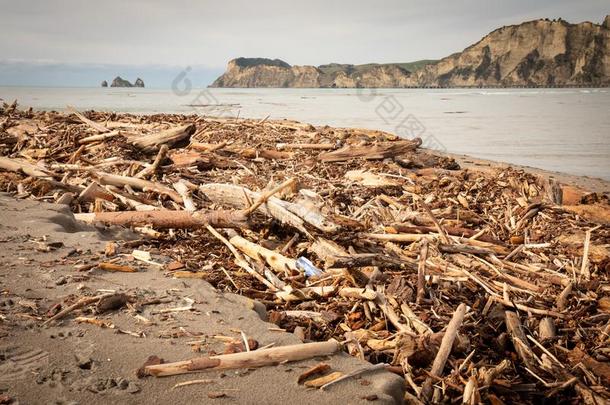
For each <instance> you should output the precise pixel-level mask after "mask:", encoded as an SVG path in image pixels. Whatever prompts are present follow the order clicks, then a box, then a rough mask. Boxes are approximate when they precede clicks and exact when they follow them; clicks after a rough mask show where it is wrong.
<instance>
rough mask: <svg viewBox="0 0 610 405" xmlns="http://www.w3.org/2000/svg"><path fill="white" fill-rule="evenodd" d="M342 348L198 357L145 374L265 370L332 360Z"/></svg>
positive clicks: (332, 343)
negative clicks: (316, 359) (325, 358)
mask: <svg viewBox="0 0 610 405" xmlns="http://www.w3.org/2000/svg"><path fill="white" fill-rule="evenodd" d="M340 346H341V345H340V344H339V342H337V341H336V340H334V339H330V340H328V341H326V342H315V343H303V344H297V345H291V346H281V347H272V348H270V349H260V350H254V351H250V352H241V353H232V354H222V355H219V356H211V357H198V358H194V359H191V360H185V361H178V362H175V363H165V364H158V365H154V366H147V367H146V368H145V370H146V372H147V373H148V374H150V375H153V376H155V377H165V376H170V375H177V374H186V373H192V372H198V371H206V370H230V369H237V368H252V367H264V366H271V365H276V364H279V363H283V362H289V361H299V360H306V359H310V358H312V357H318V356H328V355H331V354H333V353H335V352H337V351H338V350H339V348H340Z"/></svg>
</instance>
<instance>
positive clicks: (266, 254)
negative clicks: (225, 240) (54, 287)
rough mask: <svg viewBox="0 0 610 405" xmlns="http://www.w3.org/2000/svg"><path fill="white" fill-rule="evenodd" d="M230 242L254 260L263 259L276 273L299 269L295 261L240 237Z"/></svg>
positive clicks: (236, 236) (235, 237) (233, 238)
mask: <svg viewBox="0 0 610 405" xmlns="http://www.w3.org/2000/svg"><path fill="white" fill-rule="evenodd" d="M229 242H230V243H231V244H232V245H233V246H235V247H236V248H237V249H239V250H241V251H242V252H244V253H245V254H246V255H247V256H250V257H251V258H253V259H254V260H261V258H262V259H263V260H264V261H265V262H267V264H268V265H269V266H270V267H271V268H272V269H274V270H275V271H276V272H279V273H285V272H286V270H296V269H297V266H296V261H295V260H294V259H290V258H288V257H285V256H283V255H281V254H279V253H277V252H275V251H273V250H269V249H266V248H264V247H262V246H260V245H257V244H256V243H253V242H250V241H249V240H247V239H245V238H242V237H241V236H239V235H235V236H233V237H232V238H231V239H229Z"/></svg>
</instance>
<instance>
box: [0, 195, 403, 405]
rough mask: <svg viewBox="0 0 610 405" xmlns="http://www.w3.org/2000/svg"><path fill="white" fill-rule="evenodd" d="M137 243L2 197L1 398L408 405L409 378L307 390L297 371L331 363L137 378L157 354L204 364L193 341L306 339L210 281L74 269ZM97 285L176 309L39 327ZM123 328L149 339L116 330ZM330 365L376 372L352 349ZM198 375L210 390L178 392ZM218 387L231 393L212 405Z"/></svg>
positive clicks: (58, 210) (150, 271) (383, 376)
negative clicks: (102, 323)
mask: <svg viewBox="0 0 610 405" xmlns="http://www.w3.org/2000/svg"><path fill="white" fill-rule="evenodd" d="M132 236H133V235H131V234H130V233H129V232H126V231H124V230H123V231H121V230H120V231H118V232H114V233H112V234H106V235H102V234H100V233H99V232H98V231H97V230H96V229H94V228H90V227H86V226H84V225H81V224H79V223H77V222H76V221H75V220H74V218H73V216H72V214H71V213H70V211H69V210H68V208H67V207H64V206H58V205H53V204H46V203H39V202H33V201H27V200H15V199H13V198H12V197H10V196H8V195H6V194H0V262H1V263H2V267H1V268H0V280H1V282H2V297H1V298H0V336H2V340H1V343H0V393H2V394H5V395H8V396H9V397H11V398H13V401H14V402H13V403H19V404H49V403H51V404H86V403H113V404H134V403H146V404H152V403H171V402H175V401H179V402H180V403H181V404H192V403H241V404H285V403H289V402H293V403H299V404H319V403H327V404H356V403H366V402H368V401H367V400H366V399H364V398H365V397H369V399H370V398H373V397H370V396H372V395H376V396H377V398H378V399H377V401H376V403H386V404H390V403H397V402H400V401H402V396H403V391H404V388H403V380H402V379H401V378H400V377H398V376H396V375H394V374H391V373H389V372H385V371H375V372H373V373H369V374H364V375H363V376H362V378H358V379H350V380H347V381H343V382H341V383H338V384H336V385H335V386H333V387H329V388H328V389H327V390H326V391H320V390H313V389H308V388H305V387H303V386H301V385H298V384H297V382H296V380H297V377H298V375H299V374H300V373H301V372H302V371H303V370H305V369H306V368H307V367H309V366H311V365H315V364H316V363H317V362H318V361H319V360H321V359H312V360H309V361H302V362H296V363H288V364H282V365H279V366H274V367H264V368H260V369H255V370H235V371H225V372H218V371H216V372H205V373H197V374H188V375H181V376H175V377H167V378H154V377H148V378H145V379H137V378H136V375H135V371H136V370H137V368H138V367H140V366H141V365H142V364H143V362H144V361H145V360H146V359H147V358H148V356H150V355H157V356H159V357H161V358H163V359H165V360H167V361H178V360H184V359H189V358H192V357H194V356H196V355H197V354H196V353H193V352H192V351H191V348H190V346H189V345H188V344H187V343H186V342H188V341H193V340H204V341H205V342H206V343H205V344H204V345H203V348H202V349H203V351H204V352H206V351H208V350H215V351H217V352H219V353H222V351H223V344H222V343H221V342H219V341H217V340H215V339H213V338H211V336H213V335H225V336H232V337H239V336H240V335H239V333H237V332H236V330H243V331H244V332H245V333H246V335H247V336H248V337H252V338H255V339H257V340H258V341H259V343H260V344H261V345H267V344H270V343H275V345H287V344H294V343H300V340H299V339H298V338H297V337H296V336H295V335H293V334H290V333H284V332H277V331H272V330H271V329H273V328H275V327H276V326H275V325H273V324H269V323H267V322H264V321H263V320H261V318H260V315H259V314H258V313H257V312H255V311H254V310H253V309H252V308H254V305H253V303H252V301H251V300H249V299H247V298H244V297H240V296H237V295H233V294H221V293H219V292H217V291H216V290H215V289H214V288H213V287H211V286H210V285H209V284H208V283H207V282H205V281H203V280H192V279H188V280H184V279H172V278H166V277H164V275H163V272H161V271H159V270H158V269H157V268H155V266H154V265H150V266H145V267H144V268H145V269H146V270H145V271H140V272H138V273H105V272H101V271H99V270H96V271H93V272H91V273H87V272H78V271H76V270H75V264H76V263H80V264H87V263H97V262H99V261H100V259H101V257H102V256H103V251H104V247H105V243H106V242H105V241H104V239H111V240H117V239H123V240H125V239H129V238H130V237H132ZM43 240H44V241H45V242H46V243H47V244H49V243H50V244H53V242H62V244H63V246H62V247H60V248H58V249H56V250H52V251H50V252H41V251H39V250H37V249H39V248H40V247H41V245H40V244H39V243H38V242H41V241H43ZM134 265H135V264H134ZM98 289H110V290H122V291H127V290H131V291H134V290H136V289H137V290H139V292H146V293H147V294H148V295H149V296H150V298H154V297H161V296H167V297H169V298H171V302H170V303H167V304H162V305H151V306H147V307H144V309H143V311H142V313H141V315H143V316H144V317H146V318H148V319H150V320H153V321H154V322H155V324H153V325H149V326H147V325H144V324H142V323H138V321H137V320H136V318H135V317H134V316H133V315H134V314H133V313H128V311H124V310H123V311H120V312H115V313H110V314H108V315H103V316H102V317H103V318H104V319H105V320H107V321H110V322H112V324H114V325H115V326H116V328H115V329H109V328H100V327H98V326H95V325H88V324H77V323H75V322H74V320H73V319H71V318H66V319H65V320H64V321H63V322H61V323H59V324H58V325H55V326H50V327H48V328H46V327H40V326H39V325H40V321H39V319H41V317H44V314H45V312H46V311H47V310H48V309H49V308H50V307H51V306H53V305H54V304H55V303H58V302H61V301H62V300H63V299H64V298H65V297H66V296H68V295H70V294H74V295H77V296H80V295H82V293H83V292H84V291H86V290H92V291H95V290H98ZM184 297H190V298H192V299H194V300H195V302H196V303H195V308H196V310H195V311H192V312H177V313H175V314H173V315H169V316H163V315H154V314H152V312H153V311H157V310H159V309H160V308H172V307H176V306H180V305H181V301H182V299H183V298H184ZM262 314H263V315H264V312H263V313H262ZM118 329H121V330H126V331H132V332H138V333H140V332H141V333H142V334H143V336H142V337H135V336H131V335H128V334H122V333H118ZM189 334H190V335H191V336H188V335H189ZM322 360H325V361H326V362H328V363H329V364H330V365H331V366H332V368H333V369H334V370H337V371H342V372H349V371H352V370H355V369H357V368H359V367H361V366H363V365H364V364H366V363H364V362H362V361H359V360H357V359H355V358H352V357H349V356H347V355H346V354H343V353H342V354H338V355H335V356H332V357H330V358H326V359H322ZM79 363H80V366H79ZM194 379H210V380H211V381H212V382H211V383H209V384H196V385H191V386H186V387H179V388H176V389H172V387H173V386H174V385H175V384H176V383H180V382H184V381H188V380H194ZM210 391H216V392H218V391H220V392H222V393H224V394H226V397H224V398H218V399H210V398H208V396H207V395H208V392H210Z"/></svg>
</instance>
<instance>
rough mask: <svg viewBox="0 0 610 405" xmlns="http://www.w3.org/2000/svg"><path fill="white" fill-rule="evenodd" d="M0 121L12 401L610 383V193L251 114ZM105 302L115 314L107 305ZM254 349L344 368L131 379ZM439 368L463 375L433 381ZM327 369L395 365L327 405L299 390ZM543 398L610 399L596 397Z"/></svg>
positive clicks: (363, 134) (599, 389)
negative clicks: (609, 366) (607, 368)
mask: <svg viewBox="0 0 610 405" xmlns="http://www.w3.org/2000/svg"><path fill="white" fill-rule="evenodd" d="M0 118H1V119H2V121H1V122H2V125H3V127H2V130H3V137H2V139H1V142H0V143H1V144H2V149H1V153H0V169H1V170H0V185H2V191H3V192H4V193H5V194H3V195H2V197H1V201H0V203H1V204H2V208H3V209H2V210H1V211H0V212H1V215H2V218H1V221H0V226H1V228H0V230H1V232H0V237H1V239H2V244H3V249H2V253H1V255H2V260H3V263H4V264H5V265H4V266H3V268H2V270H1V271H0V277H2V280H3V297H2V300H3V301H2V307H1V310H0V311H1V312H0V315H2V324H1V325H2V333H3V337H4V340H5V342H7V344H6V347H5V348H4V349H3V350H4V351H3V353H4V358H3V362H2V363H1V364H0V367H2V368H3V369H4V377H3V380H2V384H3V388H5V394H6V395H8V396H9V397H11V398H14V399H16V400H18V401H20V402H23V403H31V402H40V401H41V400H42V398H45V397H48V396H53V397H54V398H61V401H64V403H72V402H73V401H76V402H78V403H82V402H85V401H88V402H93V401H101V400H105V401H112V402H114V403H133V402H134V401H137V402H148V401H150V402H154V401H160V400H163V401H171V400H176V399H177V398H180V400H181V401H183V402H185V403H191V402H198V401H201V398H205V400H206V401H208V400H209V401H212V400H214V401H216V400H218V401H227V402H229V401H231V402H235V401H238V402H240V403H260V402H265V403H285V401H288V400H298V401H301V402H305V401H306V402H310V403H319V402H322V401H324V402H328V403H367V402H368V401H371V400H374V401H377V402H378V403H400V402H401V401H403V400H406V401H413V402H412V403H417V402H416V401H417V399H415V398H416V397H417V396H418V395H419V396H420V398H421V397H422V395H423V396H424V397H425V396H426V395H430V397H429V398H432V396H433V395H436V396H439V395H441V396H446V397H450V398H454V399H455V398H459V397H460V396H462V395H464V391H462V390H461V389H460V388H458V387H461V385H462V384H461V382H459V381H461V379H462V378H464V377H463V375H464V376H466V379H467V380H471V381H472V383H471V384H476V385H477V386H483V381H487V385H486V387H487V388H485V389H486V390H488V391H489V392H488V395H493V396H495V397H496V398H499V399H500V398H507V397H509V396H511V395H512V396H514V395H515V393H514V392H518V394H517V395H518V396H519V400H520V401H523V402H527V401H535V400H541V399H542V398H541V396H540V393H539V392H538V390H537V389H536V387H535V384H534V383H536V382H537V381H538V380H537V378H536V377H535V376H532V374H530V373H528V371H527V370H525V369H526V368H528V369H529V370H531V371H534V370H535V372H537V373H540V374H541V375H543V376H544V378H546V379H548V380H550V379H551V378H555V379H557V380H562V381H565V380H569V379H570V378H573V377H574V375H573V374H572V373H576V372H577V371H573V369H572V367H570V368H564V367H561V365H563V364H566V365H570V366H575V365H576V364H578V363H579V362H584V363H585V364H586V367H587V369H588V372H590V373H592V375H593V376H594V378H597V379H599V380H598V381H602V382H603V381H607V378H608V375H607V374H605V372H604V371H603V370H604V369H603V366H599V364H602V363H600V361H599V360H597V359H598V358H601V356H602V354H603V353H605V352H604V350H605V349H604V348H605V347H607V342H608V337H607V331H608V327H609V326H608V325H609V323H608V320H609V317H608V302H609V301H608V300H609V295H608V294H609V293H610V284H609V280H608V271H609V269H610V268H609V266H610V256H609V253H608V246H609V244H610V228H609V223H610V205H609V204H608V192H609V190H610V187H609V186H610V184H609V183H608V181H605V180H601V179H592V178H589V177H582V176H575V175H566V174H562V173H557V172H549V171H544V170H540V169H534V168H528V167H522V166H516V165H508V164H500V163H495V162H492V161H489V160H483V159H477V158H472V157H469V156H463V155H457V154H449V153H445V152H439V151H435V150H431V149H427V148H425V147H423V146H425V145H424V144H423V139H421V138H413V139H403V138H401V137H399V136H397V135H396V134H395V133H392V132H386V131H382V130H378V129H370V128H343V127H333V126H327V125H317V124H316V125H312V124H310V123H307V122H297V121H292V120H274V119H271V118H266V117H265V116H259V117H257V118H255V119H254V118H236V117H220V118H218V117H203V116H197V115H193V114H189V115H182V114H149V115H138V114H128V113H124V114H121V113H108V112H102V111H92V112H82V113H81V112H79V111H76V110H70V111H68V112H66V113H56V112H50V111H31V110H21V109H19V108H18V107H17V106H16V105H15V106H11V105H8V104H7V105H4V107H3V111H2V114H1V115H0ZM104 294H109V295H111V296H113V297H114V298H115V299H118V300H119V303H118V304H114V306H112V307H109V308H103V307H102V306H101V305H100V302H101V298H96V297H99V296H101V295H104ZM83 299H85V300H86V299H90V300H89V301H87V302H89V303H88V304H84V305H82V306H80V307H75V308H74V310H71V311H70V312H67V313H65V315H62V316H58V314H61V313H62V311H63V310H65V309H66V308H71V305H73V304H75V303H77V302H79V300H83ZM121 300H122V301H121ZM574 314H577V316H575V315H574ZM505 319H510V320H511V321H510V323H509V322H505ZM549 325H550V326H549ZM460 327H461V330H463V331H468V333H467V334H466V333H463V334H462V333H457V331H458V330H460ZM524 330H525V332H524ZM576 330H587V331H590V333H587V334H584V335H580V334H577V333H575V332H576ZM519 331H520V332H519ZM525 334H527V335H528V337H527V338H525V339H523V336H525ZM244 336H245V338H244ZM248 338H250V339H254V340H256V344H257V346H258V347H264V346H267V345H270V344H272V345H273V346H274V347H277V346H285V345H288V344H304V343H307V342H324V341H327V340H329V339H335V340H337V341H338V342H340V343H341V352H342V353H340V354H339V353H337V354H334V355H330V356H322V357H319V356H318V357H315V358H311V359H309V360H307V361H305V362H302V361H301V362H287V363H283V362H281V361H278V362H277V363H279V364H276V365H272V366H265V367H261V368H257V369H253V368H250V367H247V366H245V367H243V368H238V369H236V370H227V371H216V370H208V371H203V372H199V373H190V374H185V375H179V376H171V377H154V376H151V375H149V376H146V377H144V378H138V377H136V370H138V368H140V367H142V366H143V364H144V362H145V361H146V360H147V358H148V357H149V356H152V355H155V356H158V357H159V358H163V359H164V360H165V361H166V362H175V361H180V360H187V359H191V358H193V357H198V356H213V355H218V354H222V353H223V352H224V353H226V351H227V350H228V347H229V346H231V345H232V346H231V350H238V351H245V348H244V347H242V348H241V349H236V348H235V347H236V345H239V344H241V343H242V342H243V341H244V339H245V340H248ZM520 345H522V346H523V347H525V349H523V347H522V346H520ZM242 346H243V345H242ZM540 346H542V348H541V347H540ZM583 347H589V348H593V349H591V350H590V352H589V353H590V354H586V353H583V350H582V348H583ZM452 348H453V349H452ZM542 349H544V350H542ZM447 350H448V351H449V352H448V353H447V356H446V357H445V358H444V359H442V358H441V357H443V356H442V355H439V353H442V352H444V351H447ZM255 352H256V350H253V353H255ZM547 352H548V353H551V354H552V355H553V356H554V357H548V356H549V355H548V353H547ZM348 355H349V356H348ZM545 356H547V357H545ZM594 356H598V357H597V358H596V357H594ZM437 359H440V360H437ZM440 361H442V366H445V364H447V365H449V364H451V365H456V368H457V369H458V370H459V371H458V374H445V375H442V374H441V375H437V374H435V373H434V372H432V374H431V372H429V371H428V370H429V369H430V367H432V370H438V366H432V363H435V364H436V363H437V362H440ZM506 361H508V362H509V364H508V365H507V363H506ZM320 362H325V363H327V364H328V365H329V366H330V367H329V369H330V371H329V372H336V373H340V374H339V375H346V374H349V373H350V372H352V371H354V370H357V369H359V368H362V367H368V366H367V364H368V365H369V366H370V364H369V363H367V362H370V363H373V364H377V363H386V366H384V367H383V370H382V369H375V370H371V371H369V372H365V373H363V374H361V375H358V376H356V377H352V378H347V379H345V380H342V381H338V382H337V383H336V384H334V385H332V386H330V387H328V388H327V389H326V390H319V389H315V388H311V387H306V386H303V385H300V384H298V383H297V379H298V377H299V375H301V374H302V373H303V372H304V371H305V370H307V369H308V368H310V367H312V366H314V365H316V364H318V363H320ZM407 363H408V364H409V365H408V366H407V365H406V364H407ZM458 364H459V366H458ZM598 366H599V367H598ZM442 369H443V367H441V371H440V372H438V371H437V372H436V373H442ZM144 370H145V371H146V370H154V368H149V369H144ZM190 371H195V370H190ZM466 371H468V373H465V372H466ZM329 372H327V373H326V377H327V378H328V379H327V380H326V381H333V378H335V379H336V378H337V377H338V375H335V376H334V377H333V378H331V377H332V375H331V376H330V377H329ZM460 373H461V374H460ZM145 374H146V373H145ZM462 374H463V375H462ZM476 375H480V381H479V379H477V378H476V377H475V376H476ZM441 378H444V380H445V381H446V385H445V386H444V389H443V390H442V391H441V389H440V388H438V386H437V387H436V388H434V386H435V385H436V384H435V383H436V382H437V381H438V380H439V379H441ZM313 379H314V378H309V380H310V381H311V380H313ZM193 380H200V381H198V382H196V383H193V384H192V385H188V386H181V387H176V384H179V383H183V382H187V381H191V382H192V381H193ZM479 384H481V385H479ZM314 385H315V384H314ZM270 386H273V387H274V389H275V390H276V391H275V392H277V396H276V395H275V394H274V396H273V398H272V399H270V394H269V387H270ZM414 387H416V388H418V387H423V388H418V389H415V388H414ZM426 387H427V388H426ZM420 389H421V390H427V392H423V393H422V392H421V391H419V390H420ZM515 390H516V391H515ZM473 395H474V394H473ZM553 398H554V399H558V400H576V399H583V398H594V399H595V400H604V399H606V398H608V392H607V385H606V386H605V387H604V386H603V385H599V384H595V383H593V382H592V380H584V381H583V382H579V383H578V384H576V385H574V387H570V386H567V387H565V388H562V389H558V390H557V391H556V392H555V393H554V394H553ZM513 400H514V398H513Z"/></svg>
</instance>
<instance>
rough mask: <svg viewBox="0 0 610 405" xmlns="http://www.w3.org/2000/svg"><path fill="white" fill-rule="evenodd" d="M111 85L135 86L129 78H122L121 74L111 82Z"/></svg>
mask: <svg viewBox="0 0 610 405" xmlns="http://www.w3.org/2000/svg"><path fill="white" fill-rule="evenodd" d="M110 87H133V84H131V83H130V82H129V80H125V79H123V78H121V76H117V77H115V78H114V80H113V81H112V83H111V84H110Z"/></svg>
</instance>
